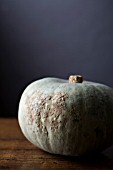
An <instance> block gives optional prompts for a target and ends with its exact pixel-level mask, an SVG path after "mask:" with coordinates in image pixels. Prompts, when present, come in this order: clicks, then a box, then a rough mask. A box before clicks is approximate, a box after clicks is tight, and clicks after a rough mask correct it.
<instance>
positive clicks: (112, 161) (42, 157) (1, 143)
mask: <svg viewBox="0 0 113 170" xmlns="http://www.w3.org/2000/svg"><path fill="white" fill-rule="evenodd" d="M13 169H14V170H16V169H18V170H29V169H30V170H51V169H53V170H57V169H59V170H74V169H76V170H100V169H102V170H111V169H113V147H111V148H110V149H108V150H107V151H106V152H104V153H101V154H98V155H92V156H89V157H82V158H79V157H66V156H59V155H52V154H49V153H47V152H44V151H42V150H40V149H38V148H37V147H35V146H34V145H32V144H31V143H30V142H29V141H27V140H26V139H25V137H24V136H23V134H22V133H21V130H20V128H19V125H18V121H17V119H15V118H12V119H8V118H4V119H3V118H1V119H0V170H13Z"/></svg>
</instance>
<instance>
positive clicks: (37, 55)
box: [0, 0, 113, 116]
mask: <svg viewBox="0 0 113 170" xmlns="http://www.w3.org/2000/svg"><path fill="white" fill-rule="evenodd" d="M70 74H82V75H84V78H85V79H87V80H92V81H97V82H101V83H104V84H107V85H109V86H111V87H113V1H112V0H0V116H17V114H18V102H19V99H20V96H21V94H22V91H23V90H24V88H25V87H26V86H27V85H28V84H29V83H30V82H32V81H34V80H36V79H40V78H42V77H47V76H53V77H60V78H67V77H68V76H69V75H70Z"/></svg>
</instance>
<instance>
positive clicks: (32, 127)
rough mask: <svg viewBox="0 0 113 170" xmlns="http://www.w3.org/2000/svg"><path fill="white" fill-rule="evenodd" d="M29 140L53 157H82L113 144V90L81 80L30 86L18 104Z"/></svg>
mask: <svg viewBox="0 0 113 170" xmlns="http://www.w3.org/2000/svg"><path fill="white" fill-rule="evenodd" d="M18 119H19V124H20V127H21V129H22V132H23V134H24V135H25V136H26V138H27V139H28V140H29V141H30V142H32V143H33V144H34V145H36V146H37V147H39V148H41V149H43V150H45V151H47V152H50V153H54V154H61V155H71V156H77V155H83V154H87V153H90V152H95V151H103V150H104V149H106V148H107V147H109V146H111V145H112V143H113V89H112V88H110V87H108V86H105V85H102V84H99V83H94V82H89V81H83V82H82V77H81V76H70V78H69V81H68V80H63V79H58V78H44V79H41V80H38V81H35V82H33V83H32V84H30V85H29V86H28V87H27V88H26V89H25V91H24V92H23V94H22V97H21V100H20V103H19V114H18Z"/></svg>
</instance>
